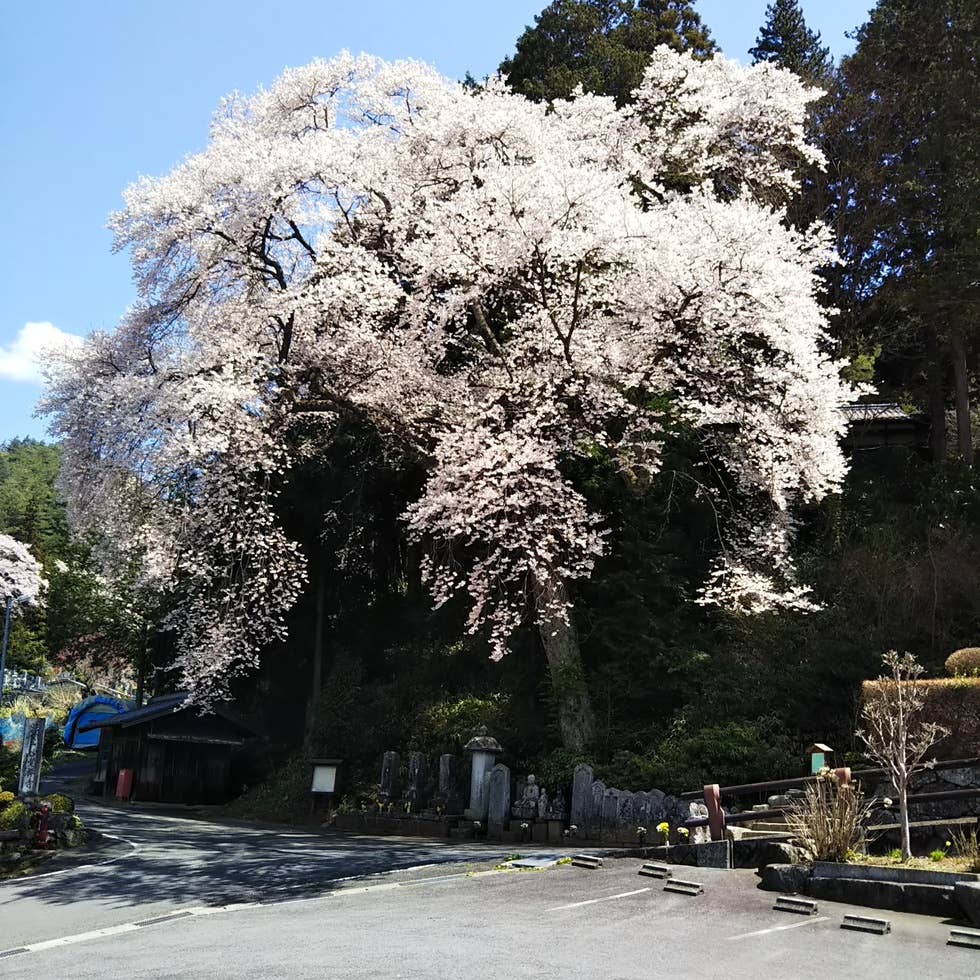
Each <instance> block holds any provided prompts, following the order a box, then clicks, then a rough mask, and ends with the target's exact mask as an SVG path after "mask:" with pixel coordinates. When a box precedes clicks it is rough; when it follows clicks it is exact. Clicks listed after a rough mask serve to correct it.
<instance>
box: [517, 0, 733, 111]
mask: <svg viewBox="0 0 980 980" xmlns="http://www.w3.org/2000/svg"><path fill="white" fill-rule="evenodd" d="M534 20H535V24H534V27H528V28H527V29H526V30H525V31H524V33H523V34H522V35H521V36H520V37H519V38H518V40H517V50H516V52H515V53H514V55H513V56H512V57H510V58H506V59H505V60H504V61H503V62H502V63H501V65H500V71H501V72H502V73H503V74H504V75H506V76H507V78H508V80H509V82H510V85H511V87H512V88H513V89H514V90H515V91H517V92H521V93H522V94H524V95H526V96H527V97H528V98H530V99H534V100H535V101H543V100H551V99H565V98H568V97H569V96H570V95H571V94H572V92H573V90H574V89H575V87H576V86H578V85H581V86H582V87H583V89H585V91H587V92H595V93H597V94H599V95H611V96H614V97H615V99H616V101H617V102H618V103H619V104H620V105H622V104H624V103H626V102H628V101H629V100H630V97H631V93H632V92H633V90H634V89H635V88H636V87H637V85H639V83H640V80H641V78H642V77H643V71H644V69H645V68H646V66H647V63H648V61H649V58H650V53H651V52H652V51H653V50H654V49H655V48H656V47H658V46H659V45H661V44H666V45H667V46H668V47H670V48H672V49H673V50H675V51H691V52H692V53H693V54H694V56H695V57H697V58H709V57H711V55H712V54H713V53H714V51H715V44H714V41H713V40H712V39H711V35H710V33H709V31H708V29H707V28H706V27H705V26H704V25H703V24H702V23H701V17H700V15H699V14H698V13H697V11H696V10H695V9H694V5H693V3H690V2H686V0H639V2H638V3H634V0H553V2H552V3H551V4H549V5H548V6H547V7H545V9H544V10H542V11H541V13H540V14H538V15H537V17H535V19H534Z"/></svg>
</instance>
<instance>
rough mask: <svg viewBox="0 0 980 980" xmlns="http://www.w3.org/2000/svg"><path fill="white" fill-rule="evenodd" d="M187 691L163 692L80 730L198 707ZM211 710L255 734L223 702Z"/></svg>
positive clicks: (116, 725) (126, 724) (123, 725)
mask: <svg viewBox="0 0 980 980" xmlns="http://www.w3.org/2000/svg"><path fill="white" fill-rule="evenodd" d="M187 698H188V692H187V691H176V692H174V693H173V694H161V695H159V696H158V697H155V698H151V699H150V700H149V701H148V702H147V703H146V704H145V705H144V706H143V707H142V708H134V709H133V710H132V711H125V712H123V713H122V714H118V715H111V716H109V717H106V718H96V719H93V720H92V721H91V722H86V723H83V724H82V725H80V726H79V729H78V730H79V731H86V730H88V729H92V728H130V727H132V726H133V725H140V724H143V723H145V722H148V721H153V720H154V719H156V718H163V717H165V716H166V715H175V714H177V713H178V712H180V711H185V710H187V709H188V708H197V707H198V706H197V705H195V704H194V703H193V702H189V701H188V700H187ZM211 711H212V712H213V713H214V714H216V715H218V716H219V717H221V718H224V719H225V720H226V721H230V722H231V723H232V724H234V725H237V726H238V727H239V728H241V729H242V730H243V731H246V732H249V733H251V734H254V730H253V729H252V728H251V727H250V726H249V725H247V724H246V723H245V722H244V721H242V720H241V719H240V718H239V717H237V716H236V715H235V714H233V713H232V712H231V711H230V710H229V709H228V708H226V707H225V706H224V705H222V704H215V705H213V706H212V708H211Z"/></svg>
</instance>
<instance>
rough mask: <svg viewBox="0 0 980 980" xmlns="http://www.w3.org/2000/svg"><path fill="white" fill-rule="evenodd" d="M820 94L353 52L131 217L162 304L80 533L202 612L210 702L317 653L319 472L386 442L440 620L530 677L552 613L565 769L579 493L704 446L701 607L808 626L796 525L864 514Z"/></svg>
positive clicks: (70, 373) (125, 328)
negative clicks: (817, 505) (270, 666)
mask: <svg viewBox="0 0 980 980" xmlns="http://www.w3.org/2000/svg"><path fill="white" fill-rule="evenodd" d="M818 94H819V93H816V92H815V91H810V90H806V89H805V88H804V87H803V86H802V85H801V83H800V82H799V81H798V80H797V79H796V78H795V77H793V76H792V75H790V74H789V73H787V72H783V71H781V70H779V69H777V68H775V67H773V66H771V65H768V64H760V65H756V66H753V67H751V68H742V67H740V66H739V65H737V64H736V63H735V62H732V61H728V60H726V59H724V58H721V57H718V58H715V59H714V60H712V61H709V62H707V63H704V64H701V63H698V62H696V61H694V60H693V59H692V58H691V57H689V56H686V55H679V54H676V53H673V52H671V51H669V50H668V49H666V48H660V49H658V50H657V51H656V52H655V54H654V56H653V58H652V60H651V64H650V67H649V69H648V70H647V73H646V76H645V78H644V81H643V84H642V85H641V87H640V88H639V89H638V90H637V92H636V98H635V100H634V102H633V103H632V105H630V106H629V107H627V108H623V109H617V107H616V106H615V103H614V102H613V100H611V99H609V98H604V97H598V96H591V95H581V94H580V95H579V96H578V97H577V98H574V99H572V100H571V101H568V102H563V103H560V104H557V105H555V106H553V107H550V108H549V107H548V106H544V105H538V104H535V103H532V102H529V101H527V100H526V99H524V98H523V97H521V96H518V95H515V94H514V93H512V92H511V91H510V90H509V89H508V88H507V86H506V84H505V82H504V81H503V80H497V81H496V82H491V83H489V84H488V85H487V86H485V87H483V88H481V89H480V90H478V91H471V90H467V89H465V88H464V87H463V86H461V85H459V84H456V83H454V82H451V81H448V80H446V79H444V78H442V77H440V76H439V75H438V74H437V73H436V72H435V71H434V70H432V69H431V68H429V67H427V66H425V65H422V64H418V63H415V62H397V63H393V64H386V63H384V62H382V61H379V60H377V59H375V58H371V57H367V56H360V57H352V56H350V55H347V54H342V55H340V56H338V57H337V58H334V59H332V60H330V61H315V62H313V63H312V64H310V65H308V66H306V67H304V68H299V69H294V70H290V71H287V72H285V73H284V74H283V75H282V76H281V77H280V78H279V79H278V80H277V81H276V82H275V84H274V85H273V86H272V87H271V88H270V89H268V90H266V91H260V92H259V93H258V94H256V95H255V96H252V97H250V98H246V97H241V96H233V97H231V98H229V99H228V100H226V101H225V102H224V103H223V105H222V106H221V108H220V109H219V111H218V113H217V114H216V116H215V119H214V123H213V126H212V132H211V139H210V143H209V145H208V147H207V149H206V150H205V151H204V152H202V153H199V154H197V155H195V156H192V157H189V158H188V159H187V160H186V161H185V162H184V163H182V164H181V165H180V166H179V167H177V168H176V169H175V170H174V171H173V172H172V173H171V174H169V175H168V176H166V177H163V178H160V179H148V178H144V179H141V180H140V181H138V182H137V183H136V184H134V185H133V186H132V187H130V188H129V190H128V191H127V193H126V207H125V209H124V210H123V211H122V212H120V213H119V214H117V215H116V216H115V217H114V218H113V227H114V230H115V235H116V243H117V247H118V248H119V249H128V250H129V251H130V253H131V255H132V258H133V264H134V269H135V274H136V281H137V284H138V287H139V291H140V297H141V299H140V302H139V304H138V305H137V306H136V307H135V308H134V309H133V310H131V311H130V313H129V314H128V315H127V317H126V318H125V319H124V321H123V322H122V324H121V325H120V327H119V328H118V329H117V330H116V332H115V333H113V334H111V335H108V334H97V335H95V336H93V337H92V338H91V339H90V340H89V341H88V343H87V344H86V345H85V347H84V348H82V349H81V350H78V351H72V352H68V353H67V354H66V355H65V356H64V358H63V360H62V362H61V364H60V366H59V367H58V368H57V369H56V370H55V372H54V374H53V375H52V378H51V383H50V387H49V393H48V396H47V401H46V406H45V407H46V408H47V409H48V410H49V411H52V412H53V413H54V417H55V422H54V426H53V431H54V432H55V433H56V434H57V435H59V436H61V437H63V438H64V440H65V461H64V473H65V477H64V489H65V492H66V494H67V497H68V500H69V507H70V513H71V516H72V519H73V521H74V522H75V525H76V527H79V528H99V529H100V530H101V531H102V532H104V533H106V534H107V535H108V537H109V538H110V539H111V540H114V541H117V542H121V543H125V542H127V541H131V540H136V539H138V540H139V541H141V542H142V544H141V547H142V548H143V549H144V551H145V554H146V556H147V562H148V567H152V568H153V570H154V574H156V575H158V576H159V578H160V580H161V581H164V582H169V583H172V584H179V587H180V589H179V596H180V598H179V601H178V604H177V609H176V612H175V614H174V615H173V616H172V619H171V625H172V626H173V627H174V628H175V629H176V630H177V632H178V645H179V651H180V653H179V660H178V663H179V666H180V668H181V669H182V671H183V674H184V679H185V681H186V682H187V683H188V684H190V685H192V686H193V687H194V689H195V690H196V692H197V694H198V696H200V697H203V698H207V697H215V696H220V695H221V693H222V692H223V691H224V689H225V685H226V683H227V680H228V679H229V678H230V677H231V676H232V675H233V674H235V673H236V672H238V671H241V670H243V669H246V668H247V667H249V666H250V665H253V664H254V663H255V661H256V659H257V657H258V655H259V652H260V650H261V649H262V647H263V646H264V645H266V644H267V643H268V642H269V641H270V640H272V639H275V638H281V637H282V636H283V635H284V630H285V627H284V616H285V613H286V612H287V611H288V609H289V608H290V607H291V606H292V604H293V603H294V602H295V601H296V599H297V597H298V596H299V595H300V593H301V591H302V589H303V587H304V576H305V570H304V559H303V555H302V554H301V551H300V549H299V547H298V545H297V544H296V543H295V542H293V541H290V540H288V538H287V537H286V535H285V534H284V532H283V530H282V528H281V526H280V524H279V521H278V518H277V496H278V494H279V490H280V487H281V486H282V482H283V479H284V475H285V474H286V473H287V471H288V470H289V468H290V467H294V466H301V465H302V461H303V459H304V458H305V457H306V456H307V455H308V454H309V453H311V452H315V451H316V445H317V442H316V436H315V434H316V433H322V432H324V431H329V430H330V429H331V427H332V426H333V425H334V424H335V422H336V421H337V419H338V418H340V417H342V416H343V415H345V414H351V413H352V414H354V415H356V416H357V417H358V418H359V419H361V420H362V421H364V422H366V423H367V424H369V425H370V426H371V427H372V428H373V429H374V430H375V431H377V432H378V433H379V435H380V436H381V437H382V438H383V439H384V440H385V441H386V442H387V443H388V444H389V445H390V446H392V447H393V449H394V450H396V451H398V452H403V453H405V454H410V455H412V456H413V457H414V458H417V459H421V460H422V461H424V463H425V466H426V471H427V473H428V479H427V482H426V484H425V487H424V490H423V492H422V494H421V496H420V498H419V499H418V500H417V501H416V502H415V503H414V504H412V505H411V506H410V507H409V508H408V511H407V513H406V514H405V519H406V522H407V527H408V531H409V533H410V534H411V535H412V536H414V537H415V538H416V539H418V540H419V541H420V542H422V543H424V544H425V545H426V546H427V558H426V560H425V567H424V572H425V574H426V576H427V579H428V581H429V584H430V587H431V589H432V593H433V596H434V598H435V601H436V602H437V603H444V602H446V601H447V600H448V599H450V598H451V597H453V596H455V595H457V594H460V593H462V594H464V595H466V596H468V598H469V601H470V609H471V612H470V616H469V621H468V625H467V628H468V629H469V630H470V631H471V632H477V631H483V632H484V634H485V635H486V637H487V639H488V642H489V648H490V651H491V654H492V656H493V657H495V658H499V657H500V656H502V655H503V654H504V653H505V651H506V649H507V643H508V640H509V638H510V637H511V636H512V635H513V633H514V631H515V629H517V627H518V626H520V625H521V623H522V622H524V621H525V618H526V617H527V616H529V615H530V617H531V618H532V621H533V622H534V623H535V624H536V626H537V628H538V630H539V633H540V636H541V641H542V645H543V648H544V651H545V654H546V655H547V658H548V662H549V667H550V670H551V675H552V679H553V681H554V682H555V691H556V699H557V706H558V718H559V724H560V729H561V733H562V737H563V741H564V742H565V744H566V745H567V746H569V747H572V748H579V747H582V746H584V745H586V744H588V743H589V742H590V741H591V739H592V738H593V735H594V722H593V719H592V710H591V706H590V704H589V700H588V696H587V690H586V688H585V685H584V682H583V681H582V668H581V662H580V658H579V651H578V643H577V639H576V636H575V630H574V622H573V610H572V608H571V595H572V593H571V592H570V591H569V590H570V586H571V585H572V584H573V583H574V582H575V581H576V580H578V579H582V578H584V577H587V576H589V575H590V574H591V572H592V569H593V565H594V562H595V560H596V558H597V557H598V556H599V555H600V554H601V553H602V550H603V542H604V530H603V515H601V514H598V513H593V512H592V511H591V510H590V508H589V506H588V504H587V502H586V500H585V498H584V497H583V496H582V494H581V493H580V492H579V491H578V490H577V489H576V487H575V486H574V485H573V482H572V480H571V479H570V478H569V476H568V474H567V464H568V463H569V461H571V460H574V459H576V458H580V459H582V458H587V457H589V456H592V455H595V454H596V453H602V454H605V455H606V456H608V457H609V458H612V459H614V460H616V461H617V462H618V464H619V467H620V469H621V470H622V473H623V476H624V479H628V480H633V481H635V482H636V483H637V485H638V486H642V483H643V481H644V480H645V479H648V478H649V477H651V476H653V475H655V474H656V473H657V472H658V471H659V469H660V467H661V456H662V447H663V445H664V441H665V439H666V438H667V437H668V433H669V431H670V428H671V426H672V425H675V424H676V423H677V422H678V421H683V423H684V424H685V425H686V426H688V427H690V428H691V429H692V430H694V431H696V432H698V433H699V434H700V436H701V438H702V443H703V447H704V451H705V453H706V454H708V455H709V456H710V459H711V461H712V467H713V469H714V471H715V472H716V473H717V474H718V476H719V482H718V484H717V485H716V486H714V487H711V488H706V489H704V490H703V491H702V492H705V493H709V494H710V496H711V501H712V505H713V506H714V508H715V511H716V514H717V516H718V522H717V523H718V530H719V557H718V562H717V566H716V568H715V570H714V573H713V575H712V577H711V579H710V581H709V582H707V583H706V585H705V589H704V593H703V596H702V601H705V602H723V603H726V604H729V605H732V606H735V607H737V608H741V609H744V610H747V611H757V610H762V609H770V608H773V607H777V606H785V607H790V608H806V607H808V605H809V601H808V599H807V596H806V590H805V589H804V588H802V587H801V586H800V585H799V584H797V583H796V581H795V576H794V569H793V565H792V562H791V558H790V545H791V541H792V536H793V527H794V518H793V510H794V507H795V506H796V505H798V504H799V503H800V502H803V501H813V500H819V499H820V498H821V497H822V496H824V495H825V494H827V493H828V492H833V491H834V490H835V489H836V488H837V487H838V486H839V484H840V481H841V479H842V477H843V475H844V472H845V464H844V460H843V457H842V455H841V452H840V450H839V446H838V439H839V436H840V435H841V434H842V432H843V427H844V423H843V420H842V418H841V415H840V413H839V411H838V407H839V405H840V404H841V403H842V402H845V401H847V400H848V398H849V397H850V393H849V392H848V391H846V390H845V389H844V387H842V383H841V382H840V380H839V374H838V365H837V364H835V363H834V362H833V360H832V359H831V358H830V356H829V354H828V352H827V351H828V344H827V337H826V333H825V330H826V322H825V311H824V310H823V309H822V308H821V306H820V305H819V303H818V301H817V295H816V294H817V289H818V280H817V273H816V270H817V269H818V268H819V267H820V266H821V265H823V264H825V263H827V262H828V261H830V260H831V259H832V255H831V250H830V247H829V244H828V237H827V236H826V234H825V233H824V232H823V231H822V230H821V229H819V228H811V229H809V230H808V231H807V232H806V233H803V232H799V231H797V230H795V229H793V228H789V227H787V226H786V223H785V221H784V220H783V219H784V216H785V213H784V210H783V207H784V205H785V203H786V201H788V200H789V199H790V198H791V197H792V195H793V194H794V193H795V191H796V189H797V173H798V172H799V170H800V168H801V167H803V166H805V165H808V164H812V163H813V162H815V161H817V160H818V159H819V154H818V153H817V152H816V151H815V150H814V149H812V148H811V147H809V146H808V145H807V144H806V142H805V140H804V137H803V118H804V111H805V106H806V104H807V102H808V101H810V100H812V99H813V98H814V97H816V96H817V95H818Z"/></svg>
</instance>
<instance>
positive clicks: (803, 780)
mask: <svg viewBox="0 0 980 980" xmlns="http://www.w3.org/2000/svg"><path fill="white" fill-rule="evenodd" d="M977 765H980V756H976V757H974V758H971V759H946V760H943V761H942V762H937V763H935V765H932V766H930V767H929V769H930V771H932V772H942V771H943V770H946V769H965V768H967V767H968V766H977ZM887 775H888V771H887V770H886V769H854V770H852V771H851V779H852V780H854V779H861V778H862V777H867V778H871V777H873V776H887ZM816 778H817V777H816V776H815V775H809V776H795V777H793V778H792V779H771V780H769V781H767V782H763V783H739V784H737V785H735V786H721V787H719V790H718V792H719V793H720V794H721V795H722V796H736V797H737V796H749V795H751V794H753V793H764V792H766V791H767V790H773V791H778V790H781V789H802V788H803V787H804V786H806V785H807V784H808V783H812V782H813V781H814V780H815V779H816ZM703 796H704V791H703V790H691V791H690V792H688V793H681V795H680V798H681V799H682V800H691V801H693V800H700V799H702V798H703Z"/></svg>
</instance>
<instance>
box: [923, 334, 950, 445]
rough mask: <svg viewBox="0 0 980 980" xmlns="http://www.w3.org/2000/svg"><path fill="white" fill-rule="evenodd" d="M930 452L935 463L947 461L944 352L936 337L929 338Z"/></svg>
mask: <svg viewBox="0 0 980 980" xmlns="http://www.w3.org/2000/svg"><path fill="white" fill-rule="evenodd" d="M927 371H928V380H929V422H930V427H929V450H930V455H931V456H932V461H933V462H934V463H941V462H942V461H943V460H944V459H946V385H945V374H946V372H945V365H944V364H943V356H942V351H941V350H940V348H939V344H938V342H937V340H936V337H935V336H931V337H930V338H929V364H928V367H927Z"/></svg>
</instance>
